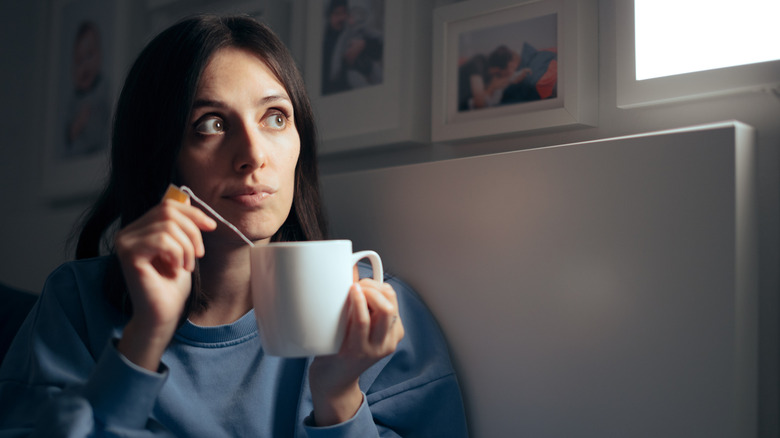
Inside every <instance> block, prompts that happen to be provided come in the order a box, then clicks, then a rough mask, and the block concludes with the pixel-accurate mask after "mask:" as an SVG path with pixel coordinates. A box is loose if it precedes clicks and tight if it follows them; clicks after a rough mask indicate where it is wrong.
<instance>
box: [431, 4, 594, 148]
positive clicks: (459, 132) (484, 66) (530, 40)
mask: <svg viewBox="0 0 780 438" xmlns="http://www.w3.org/2000/svg"><path fill="white" fill-rule="evenodd" d="M597 20H598V16H597V3H596V2H594V1H591V0H584V1H575V0H536V1H526V2H517V1H507V0H486V1H480V2H461V3H456V4H453V5H448V6H443V7H440V8H436V9H435V10H434V14H433V32H434V37H433V53H434V57H433V79H432V87H433V100H432V129H431V131H432V140H433V141H434V142H442V141H458V140H464V139H474V138H478V137H489V136H498V135H507V134H512V133H518V132H525V131H534V130H540V129H552V128H563V127H583V126H595V125H596V124H597V122H598V106H597V102H598V29H597ZM502 46H503V47H506V48H508V49H509V50H510V51H511V52H512V53H513V55H512V56H513V58H512V59H515V60H516V61H515V63H516V65H518V67H517V69H514V65H515V64H508V63H506V62H505V65H506V67H496V64H495V61H493V59H494V54H495V53H496V52H498V51H499V48H502ZM502 50H505V49H503V48H502ZM529 53H530V54H529ZM551 53H555V56H554V57H553V55H551ZM495 56H498V55H495ZM551 58H552V59H551ZM475 60H477V61H479V62H480V63H481V64H480V65H481V66H479V67H474V66H473V63H474V61H475ZM488 60H490V61H488ZM467 64H471V65H467ZM555 64H557V68H556V66H555ZM476 70H478V71H480V73H479V74H478V75H477V76H475V75H474V74H473V72H474V71H476ZM510 71H511V73H510ZM459 76H460V77H459ZM466 78H472V79H471V80H469V79H466ZM497 78H505V79H504V82H502V81H501V80H497ZM512 78H514V79H512ZM474 79H478V80H477V82H478V83H479V87H477V86H472V85H470V84H471V83H473V81H474ZM459 80H461V81H465V82H462V83H460V84H459ZM491 81H495V82H499V83H500V84H502V85H498V86H496V88H498V90H499V91H497V92H495V93H483V94H484V96H483V97H486V96H488V95H489V96H492V98H489V99H482V102H478V99H476V98H475V96H479V95H480V93H479V92H478V91H473V90H479V89H480V87H484V89H485V90H490V89H492V88H493V87H492V86H491ZM506 81H510V82H506ZM507 84H509V85H507ZM543 84H544V85H543ZM464 86H465V87H466V88H464ZM472 87H473V88H472ZM459 88H460V90H459ZM502 88H503V91H501V89H502Z"/></svg>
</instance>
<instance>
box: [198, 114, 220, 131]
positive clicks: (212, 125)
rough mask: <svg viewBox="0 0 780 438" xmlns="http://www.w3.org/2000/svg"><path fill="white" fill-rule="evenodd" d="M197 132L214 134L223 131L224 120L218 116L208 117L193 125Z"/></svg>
mask: <svg viewBox="0 0 780 438" xmlns="http://www.w3.org/2000/svg"><path fill="white" fill-rule="evenodd" d="M195 132H197V133H198V134H205V135H214V134H221V133H223V132H225V122H224V121H222V119H220V118H219V117H210V118H208V119H206V120H203V121H201V122H200V123H198V124H197V125H196V126H195Z"/></svg>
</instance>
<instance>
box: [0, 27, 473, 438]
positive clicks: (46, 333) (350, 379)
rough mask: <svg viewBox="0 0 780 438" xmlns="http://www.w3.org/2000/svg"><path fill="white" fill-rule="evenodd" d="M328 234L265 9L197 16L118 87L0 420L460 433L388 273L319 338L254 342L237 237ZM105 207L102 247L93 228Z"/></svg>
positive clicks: (437, 358) (428, 333)
mask: <svg viewBox="0 0 780 438" xmlns="http://www.w3.org/2000/svg"><path fill="white" fill-rule="evenodd" d="M170 183H175V184H186V185H188V186H189V187H190V188H192V190H193V191H194V192H195V193H197V194H198V196H199V197H200V198H202V199H203V200H204V201H206V203H208V204H209V205H210V206H212V207H213V208H214V209H215V210H217V211H219V212H220V214H222V215H223V216H224V217H225V218H226V219H227V220H229V221H230V222H232V223H233V224H235V225H236V226H238V228H239V229H241V230H242V232H243V233H244V234H246V235H247V236H249V238H251V239H252V240H253V241H255V242H256V243H257V244H264V243H267V242H270V241H283V240H312V239H321V238H323V237H325V226H324V222H323V215H322V212H321V208H320V200H319V192H318V180H317V170H316V163H315V132H314V124H313V117H312V112H311V109H310V106H309V102H308V98H307V97H306V95H305V91H304V86H303V83H302V81H301V79H300V74H299V73H298V72H297V70H296V68H295V65H294V62H293V60H292V58H291V57H290V55H289V54H288V53H287V51H286V49H285V48H284V46H283V45H282V43H281V42H280V41H279V40H278V39H277V38H276V37H275V36H274V35H273V34H272V33H271V32H270V31H269V30H268V29H267V28H266V27H265V26H263V25H260V24H258V23H257V22H255V21H253V20H251V19H249V18H243V17H228V18H219V17H213V16H203V17H195V18H192V19H188V20H185V21H183V22H181V23H179V24H177V25H175V26H173V27H171V28H170V29H168V30H166V31H165V32H163V33H162V34H160V35H159V36H158V37H157V38H155V39H154V40H153V41H152V42H151V43H150V44H149V45H148V46H147V47H146V49H145V50H144V51H143V52H142V53H141V55H140V56H139V58H138V60H137V61H136V63H135V64H134V66H133V68H132V69H131V71H130V73H129V75H128V78H127V80H126V83H125V87H124V89H123V91H122V94H121V96H120V99H119V102H118V107H117V112H116V118H115V126H114V135H113V153H112V172H111V177H110V180H109V183H108V185H107V188H106V189H105V191H104V192H103V194H102V195H101V197H100V199H99V201H98V202H97V203H96V205H95V207H94V208H93V210H92V211H91V213H90V215H89V216H88V219H87V221H86V222H85V225H84V227H83V229H82V232H81V235H80V237H79V242H78V247H77V257H78V258H79V259H81V260H78V261H76V262H72V263H66V264H65V265H63V266H62V267H60V268H59V269H58V270H56V271H55V272H54V273H53V274H52V275H51V276H50V277H49V279H48V280H47V283H46V286H45V287H44V291H43V293H42V295H41V297H40V299H39V302H38V304H37V305H36V308H35V309H34V310H33V311H32V313H31V316H30V317H29V318H28V320H27V321H26V322H25V324H24V326H23V328H22V329H21V331H20V333H19V335H18V337H17V339H16V340H15V341H14V344H13V346H12V347H11V350H10V351H9V353H8V356H7V357H6V360H5V361H4V363H3V366H2V368H1V369H0V430H2V432H0V436H25V435H27V434H29V433H30V432H31V431H32V430H33V429H34V431H35V432H36V433H37V434H40V435H43V436H53V435H57V436H63V435H64V436H88V435H115V434H117V435H123V436H150V435H174V436H210V437H212V436H269V437H270V436H273V437H276V436H299V437H303V436H311V437H314V436H317V437H320V436H328V437H330V436H333V437H341V436H343V437H348V436H349V437H361V438H362V437H370V436H379V435H380V434H381V435H382V436H426V437H429V436H448V437H453V436H465V434H466V430H465V420H464V417H463V409H462V402H461V397H460V392H459V388H458V384H457V381H456V378H455V375H454V373H453V370H452V366H451V364H450V362H449V358H448V356H447V354H448V353H447V350H446V346H445V343H444V340H443V338H442V336H441V334H440V332H439V331H438V328H437V327H436V325H435V323H434V321H433V320H432V318H431V317H430V315H429V314H428V312H427V311H426V310H425V308H424V306H423V305H422V303H421V302H420V301H419V299H418V298H417V297H416V296H415V295H414V294H413V293H412V292H411V291H410V290H409V289H408V288H407V287H406V286H405V285H404V284H403V283H401V282H399V281H397V280H395V279H393V278H387V277H386V279H387V281H388V282H387V283H383V284H382V283H379V282H375V281H373V280H370V279H362V280H359V281H357V282H356V283H355V284H353V286H352V288H351V289H350V294H349V300H348V301H349V303H348V305H349V309H350V311H349V323H348V328H347V334H346V337H345V339H344V344H343V347H342V349H341V351H340V352H339V353H338V354H336V355H332V356H323V357H316V358H308V359H282V358H278V357H271V356H267V355H264V354H263V350H262V345H260V340H259V338H258V336H257V328H256V325H255V321H254V313H253V310H252V303H251V296H250V294H249V265H248V263H249V260H248V257H247V253H246V248H247V247H246V244H245V243H243V242H242V241H241V240H240V239H239V238H238V236H236V235H235V234H234V233H233V232H232V231H231V230H229V229H226V228H225V227H217V224H216V222H214V221H213V220H212V219H211V218H210V217H208V216H207V215H206V214H205V213H204V212H203V211H201V210H200V209H198V208H196V207H194V206H192V205H189V204H181V203H177V202H174V201H163V202H160V199H161V197H162V194H163V193H164V191H165V189H166V187H167V186H168V184H170ZM117 222H118V226H119V227H120V228H121V230H120V231H119V232H118V233H117V234H116V238H115V245H114V248H109V252H110V254H109V255H107V256H103V257H98V255H99V252H100V247H101V242H102V241H105V240H106V237H107V236H109V235H110V234H111V230H112V229H113V227H114V224H115V223H117Z"/></svg>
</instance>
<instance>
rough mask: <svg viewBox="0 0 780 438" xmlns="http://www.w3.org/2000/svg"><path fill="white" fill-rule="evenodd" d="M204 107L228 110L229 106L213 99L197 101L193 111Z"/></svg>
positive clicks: (193, 104)
mask: <svg viewBox="0 0 780 438" xmlns="http://www.w3.org/2000/svg"><path fill="white" fill-rule="evenodd" d="M204 107H211V108H227V105H225V104H224V103H222V102H220V101H218V100H211V99H195V102H193V103H192V109H198V108H204Z"/></svg>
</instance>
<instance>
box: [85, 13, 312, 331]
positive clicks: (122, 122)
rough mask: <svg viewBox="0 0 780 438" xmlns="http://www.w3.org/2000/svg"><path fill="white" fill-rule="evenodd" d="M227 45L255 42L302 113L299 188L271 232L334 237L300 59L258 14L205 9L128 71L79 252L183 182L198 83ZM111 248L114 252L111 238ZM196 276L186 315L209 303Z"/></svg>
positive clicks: (96, 246)
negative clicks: (180, 175)
mask: <svg viewBox="0 0 780 438" xmlns="http://www.w3.org/2000/svg"><path fill="white" fill-rule="evenodd" d="M226 47H235V48H240V49H244V50H248V51H250V52H252V53H254V54H256V55H257V56H259V57H260V58H261V59H263V60H264V61H265V63H266V64H267V65H268V67H269V68H270V69H271V71H272V72H273V73H274V74H275V75H276V78H277V79H278V80H279V82H281V83H282V85H283V86H284V87H285V90H286V91H287V93H288V95H289V96H290V99H291V101H292V105H293V111H294V113H295V119H294V120H295V127H296V129H297V131H298V135H299V137H300V145H301V146H300V147H301V150H300V155H299V158H298V163H297V165H296V168H295V194H294V196H293V204H292V209H291V211H290V214H289V216H288V218H287V220H286V221H285V223H284V224H283V225H282V227H281V228H280V229H279V230H278V231H277V232H276V234H275V235H274V236H272V238H271V240H272V241H291V240H318V239H324V238H325V237H326V235H327V230H326V224H325V220H324V215H323V213H322V206H321V200H320V192H319V177H318V170H317V162H316V140H317V139H316V129H315V124H314V115H313V112H312V109H311V104H310V102H309V98H308V96H307V94H306V89H305V86H304V83H303V79H302V78H301V74H300V72H299V71H298V69H297V67H296V65H295V61H294V60H293V58H292V56H290V53H289V52H288V50H287V48H286V47H285V46H284V44H283V43H282V42H281V40H280V39H279V38H278V37H277V36H276V35H275V34H274V33H273V31H271V30H270V29H269V28H268V27H267V26H265V25H263V24H261V23H258V22H257V21H255V20H254V19H252V18H249V17H246V16H228V17H220V16H215V15H198V16H193V17H190V18H187V19H184V20H182V21H180V22H178V23H177V24H175V25H173V26H171V27H170V28H168V29H167V30H165V31H163V32H162V33H160V34H159V35H158V36H157V37H156V38H154V39H153V40H152V41H151V42H150V43H149V44H148V45H147V46H146V48H145V49H144V50H143V51H142V52H141V54H140V55H139V56H138V58H137V59H136V61H135V63H134V64H133V66H132V68H131V69H130V72H129V73H128V76H127V79H126V80H125V84H124V87H123V88H122V92H121V94H120V96H119V101H118V103H117V108H116V113H115V116H114V129H113V135H112V150H111V163H110V165H111V168H110V170H111V171H110V176H109V179H108V182H107V184H106V186H105V188H104V190H103V192H102V193H101V195H100V197H99V198H98V200H97V201H96V203H95V204H94V205H93V207H92V208H91V210H89V212H88V213H87V215H86V216H85V220H84V222H83V225H82V226H81V232H80V233H79V237H78V242H77V245H76V258H77V259H83V258H89V257H96V256H98V255H99V254H100V253H101V247H102V246H103V244H104V243H106V242H107V239H108V238H109V237H111V236H109V234H110V232H111V230H112V229H113V228H112V227H114V226H118V227H120V228H121V227H124V226H126V225H128V224H130V223H131V222H133V221H134V220H136V219H138V218H139V217H140V216H141V215H143V214H144V213H145V212H146V211H148V210H149V209H150V208H152V207H153V206H155V205H156V204H157V203H159V202H160V199H161V197H162V195H163V194H164V192H165V190H166V189H167V187H168V185H169V184H170V183H176V182H177V181H176V178H177V177H176V161H177V157H178V155H179V151H180V149H181V145H182V141H183V138H184V134H185V131H186V126H187V120H188V118H189V114H190V110H191V108H192V103H193V98H194V95H195V92H196V90H197V87H198V83H199V81H200V78H201V75H202V73H203V70H204V69H205V68H206V65H207V64H208V62H209V60H210V59H211V57H212V56H213V55H214V53H216V52H217V51H218V50H220V49H222V48H226ZM107 250H108V251H109V252H113V246H112V244H111V243H108V244H107ZM107 278H108V281H109V282H112V283H113V284H112V285H111V287H110V290H111V289H112V290H113V291H112V292H109V293H110V295H109V299H110V301H112V302H114V303H115V304H118V305H119V306H120V307H121V308H123V309H125V310H126V311H127V312H129V303H128V300H127V296H126V295H127V293H126V288H125V287H124V280H123V279H122V277H121V272H120V270H119V269H118V264H117V263H114V266H113V268H112V269H111V271H110V272H109V274H108V276H107ZM117 279H118V280H119V281H117ZM195 280H196V281H195V282H194V283H193V284H194V286H193V293H192V294H191V295H190V303H188V306H187V309H186V310H185V317H186V316H187V314H188V313H189V312H190V311H192V310H194V309H199V308H203V307H204V306H205V305H206V304H207V298H206V297H205V296H204V295H203V294H202V293H201V291H199V286H198V281H197V280H198V275H197V274H196V275H195ZM118 283H119V284H118ZM116 288H119V292H117V290H116Z"/></svg>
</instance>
